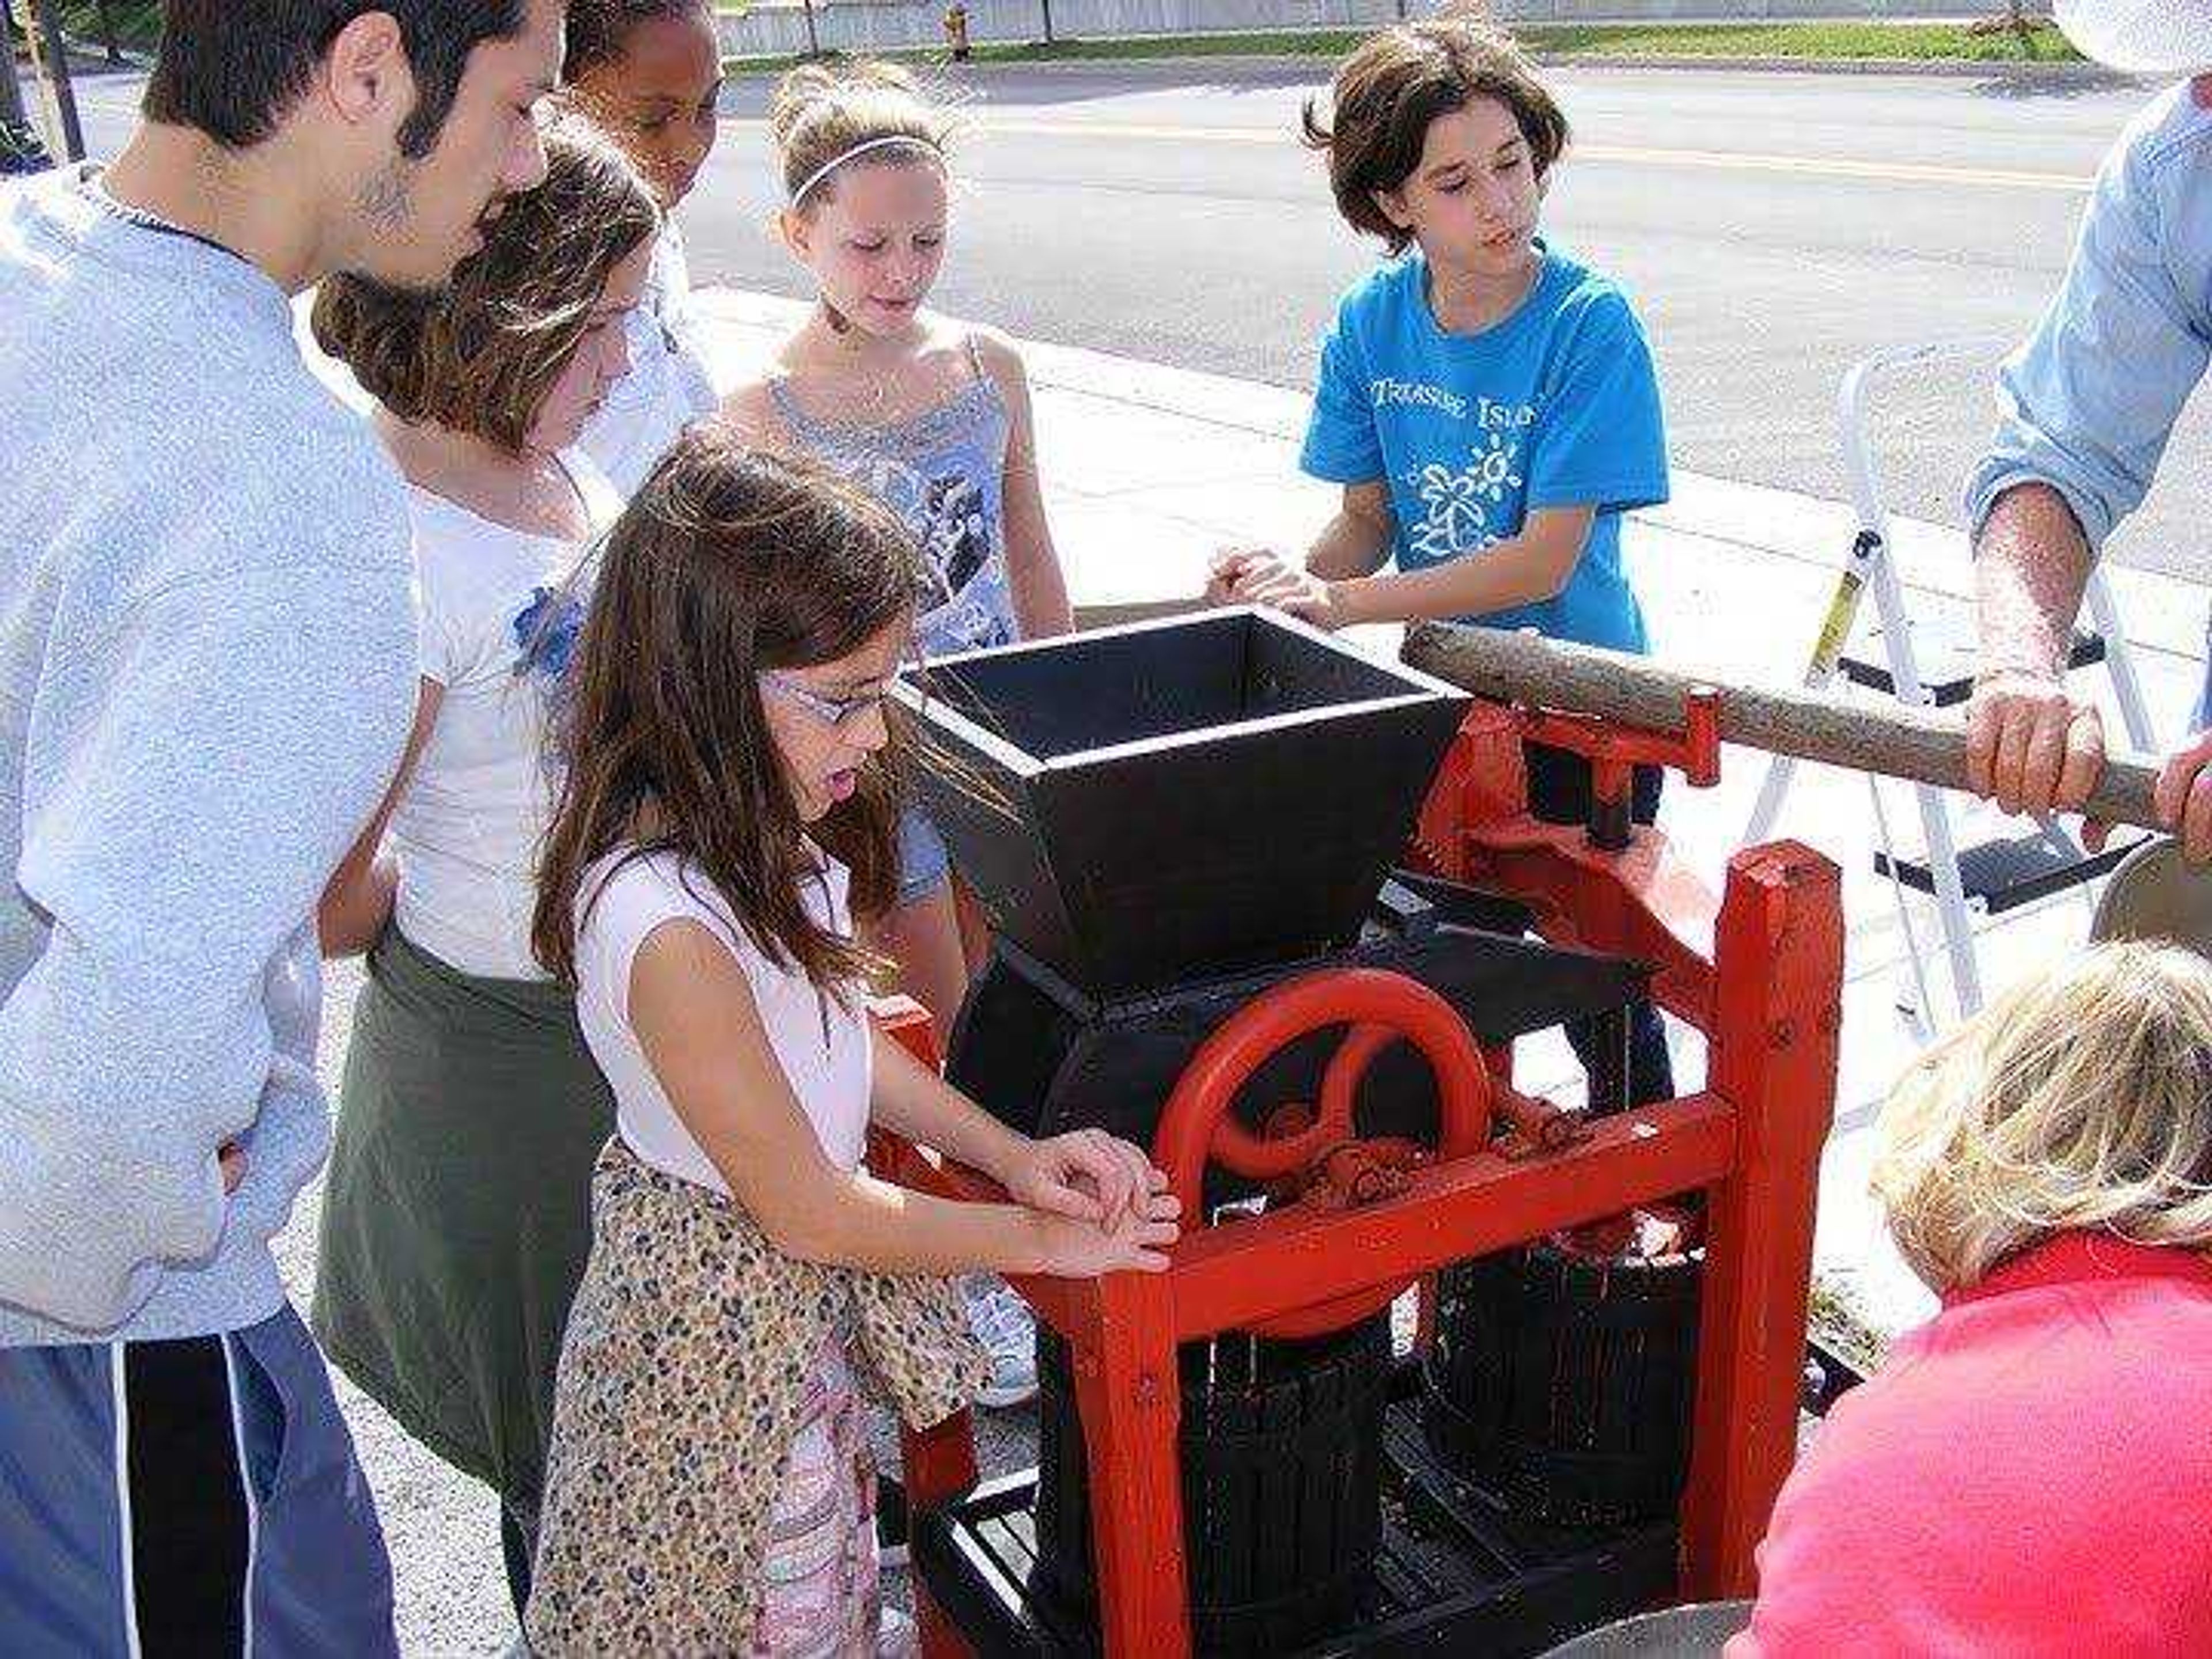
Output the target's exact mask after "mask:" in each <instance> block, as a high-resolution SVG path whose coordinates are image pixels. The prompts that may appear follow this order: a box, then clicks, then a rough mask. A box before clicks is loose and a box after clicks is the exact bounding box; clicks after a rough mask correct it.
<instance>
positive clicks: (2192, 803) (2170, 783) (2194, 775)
mask: <svg viewBox="0 0 2212 1659" xmlns="http://www.w3.org/2000/svg"><path fill="white" fill-rule="evenodd" d="M2151 801H2152V804H2153V805H2155V806H2156V807H2157V808H2158V821H2159V822H2160V823H2162V824H2164V825H2165V826H2166V828H2167V829H2170V830H2172V832H2173V833H2174V834H2175V835H2176V836H2179V838H2180V840H2181V855H2182V856H2183V857H2184V858H2185V859H2187V860H2189V861H2190V862H2191V863H2192V864H2203V863H2206V862H2208V861H2212V732H2198V733H2197V735H2196V736H2195V737H2193V738H2190V740H2189V741H2188V742H2187V743H2185V744H2183V745H2182V746H2181V747H2180V748H2179V749H2177V750H2174V751H2173V753H2172V754H2171V755H2169V756H2167V757H2166V764H2165V765H2164V766H2162V767H2160V769H2159V773H2158V786H2157V787H2156V788H2154V790H2152V792H2151ZM2085 839H2086V837H2085Z"/></svg>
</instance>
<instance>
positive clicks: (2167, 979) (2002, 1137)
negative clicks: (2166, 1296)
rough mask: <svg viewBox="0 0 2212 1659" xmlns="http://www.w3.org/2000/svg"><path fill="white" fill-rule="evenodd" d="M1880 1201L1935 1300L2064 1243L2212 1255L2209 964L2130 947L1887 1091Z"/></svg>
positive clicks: (2042, 993) (2072, 961)
mask: <svg viewBox="0 0 2212 1659" xmlns="http://www.w3.org/2000/svg"><path fill="white" fill-rule="evenodd" d="M1881 1135H1882V1143H1883V1144H1882V1148H1881V1153H1880V1155H1879V1156H1878V1158H1876V1161H1875V1170H1874V1177H1873V1188H1874V1191H1875V1194H1876V1195H1877V1196H1878V1197H1879V1198H1880V1199H1881V1201H1882V1204H1883V1206H1885V1208H1886V1209H1887V1212H1888V1216H1889V1231H1890V1234H1891V1237H1893V1238H1894V1239H1895V1240H1896V1241H1897V1246H1898V1249H1899V1250H1901V1251H1903V1252H1904V1254H1905V1260H1906V1261H1909V1262H1911V1264H1912V1267H1913V1271H1914V1272H1916V1273H1918V1274H1919V1275H1920V1277H1921V1278H1922V1279H1924V1280H1925V1281H1927V1283H1928V1284H1929V1285H1930V1286H1931V1287H1933V1288H1934V1289H1936V1290H1937V1291H1946V1290H1950V1289H1952V1288H1954V1287H1956V1286H1960V1285H1972V1284H1974V1283H1976V1282H1977V1281H1978V1280H1979V1279H1981V1278H1982V1277H1983V1276H1984V1274H1985V1273H1988V1272H1989V1271H1990V1269H1991V1268H1992V1267H1996V1265H1997V1264H1998V1263H2000V1262H2002V1261H2004V1260H2005V1259H2006V1258H2007V1257H2008V1256H2011V1255H2015V1253H2017V1252H2018V1251H2020V1250H2022V1249H2026V1248H2027V1247H2028V1246H2029V1245H2031V1244H2034V1243H2039V1242H2040V1241H2041V1240H2042V1239H2044V1238H2045V1237H2048V1236H2050V1235H2051V1234H2054V1233H2058V1232H2065V1231H2102V1232H2109V1233H2112V1234H2114V1235H2116V1236H2118V1237H2122V1238H2125V1239H2129V1240H2130V1241H2132V1242H2134V1243H2141V1244H2163V1245H2177V1246H2181V1247H2185V1248H2189V1249H2205V1248H2207V1247H2208V1246H2212V963H2208V962H2206V961H2205V960H2204V958H2203V957H2199V956H2197V955H2196V954H2195V953H2194V952H2192V951H2185V950H2182V949H2180V948H2179V947H2178V946H2175V945H2164V944H2148V943H2142V942H2137V941H2129V942H2125V943H2115V944H2109V945H2098V946H2096V947H2094V948H2093V949H2091V950H2088V951H2084V952H2081V953H2080V954H2078V955H2075V956H2073V957H2069V958H2068V959H2067V960H2065V961H2063V962H2061V963H2056V964H2054V965H2053V966H2051V968H2048V969H2045V970H2044V971H2043V972H2042V973H2041V974H2039V975H2037V976H2036V977H2035V978H2034V979H2033V980H2032V981H2029V982H2028V983H2027V984H2025V985H2022V986H2020V987H2017V988H2016V989H2015V990H2013V991H2011V992H2010V993H2008V994H2007V995H2005V996H2004V997H2003V998H2002V999H2001V1000H1998V1001H1997V1002H1996V1003H1994V1004H1992V1005H1991V1006H1990V1007H1989V1008H1987V1009H1985V1010H1984V1012H1982V1013H1980V1014H1979V1015H1978V1016H1977V1017H1976V1018H1973V1019H1972V1020H1969V1021H1968V1022H1967V1023H1966V1024H1965V1025H1964V1026H1962V1027H1960V1030H1957V1031H1955V1032H1954V1033H1953V1034H1952V1035H1951V1036H1948V1037H1946V1038H1944V1039H1943V1040H1942V1042H1938V1043H1937V1044H1936V1046H1935V1047H1934V1048H1930V1049H1929V1051H1928V1053H1927V1054H1923V1056H1922V1057H1921V1058H1920V1059H1919V1060H1917V1062H1915V1064H1914V1065H1913V1066H1912V1068H1911V1070H1910V1071H1909V1072H1907V1073H1905V1076H1904V1078H1903V1079H1901V1080H1900V1081H1899V1084H1898V1085H1897V1087H1896V1089H1895V1090H1894V1091H1893V1092H1892V1093H1891V1096H1890V1098H1889V1102H1888V1104H1887V1107H1886V1109H1884V1111H1883V1114H1882V1119H1881Z"/></svg>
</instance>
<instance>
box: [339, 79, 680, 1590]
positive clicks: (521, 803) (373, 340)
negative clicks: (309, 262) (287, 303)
mask: <svg viewBox="0 0 2212 1659" xmlns="http://www.w3.org/2000/svg"><path fill="white" fill-rule="evenodd" d="M546 153H547V157H548V163H549V172H548V175H547V178H546V181H545V183H544V185H542V186H541V187H539V188H538V190H536V191H532V192H531V193H530V194H528V195H526V196H523V197H517V198H515V199H514V200H513V201H512V202H511V203H510V204H507V206H506V207H505V208H504V209H503V210H502V211H501V216H500V217H499V218H498V219H497V220H496V221H495V222H493V223H492V224H491V225H490V226H489V228H487V230H486V233H485V235H486V240H485V243H484V246H483V248H482V249H481V250H480V251H479V252H477V253H476V254H474V255H473V256H471V258H469V259H468V260H466V261H465V262H464V263H463V264H462V265H461V267H460V269H459V270H458V271H456V272H455V274H454V278H453V285H452V287H451V288H450V289H448V290H447V292H446V293H444V294H443V295H407V294H401V293H397V292H394V291H392V290H387V289H380V288H376V287H374V286H371V285H369V284H368V283H360V282H356V281H353V280H351V279H346V278H340V279H337V280H335V281H333V282H331V283H325V286H324V288H323V290H322V292H321V294H320V295H319V297H318V299H317V302H316V306H315V313H314V326H315V334H316V337H317V339H318V341H319V343H321V345H322V347H323V349H325V351H327V352H329V353H330V354H331V356H333V357H335V358H337V359H338V360H339V361H340V362H343V363H345V364H346V365H347V366H348V367H349V368H351V369H352V371H353V373H354V374H355V376H356V378H357V379H358V380H360V381H361V383H362V387H363V388H364V389H365V390H366V391H367V392H368V393H369V394H370V395H371V396H372V397H373V398H375V399H376V400H377V404H378V407H377V409H376V410H375V413H374V417H373V418H374V421H375V423H376V427H377V430H378V433H379V434H380V436H381V437H382V438H383V440H384V441H385V443H386V447H388V448H389V449H390V450H391V452H392V457H393V459H395V460H397V461H398V465H399V467H400V470H401V471H402V472H404V474H405V475H406V477H407V479H408V482H409V483H410V486H411V489H410V501H411V507H412V516H413V521H414V532H415V558H416V580H417V590H418V595H419V610H420V618H421V641H422V643H421V653H422V654H421V661H422V690H421V696H420V698H419V701H418V703H417V707H416V720H415V727H414V731H413V733H412V735H411V736H410V739H409V741H408V744H407V749H406V752H405V756H404V759H403V760H402V762H401V764H400V769H399V775H398V778H397V779H396V780H395V781H394V782H393V784H392V790H391V793H390V794H389V795H388V796H387V797H386V800H385V802H384V805H383V807H382V810H381V811H380V812H379V814H378V816H377V817H376V819H375V820H374V822H373V823H370V824H369V825H368V828H367V829H366V830H365V831H364V832H363V834H362V837H361V839H360V841H359V842H358V843H357V844H356V847H355V848H354V850H353V852H352V853H351V854H349V856H348V858H347V860H346V861H345V863H344V864H343V866H341V867H340V868H339V870H338V872H337V875H336V876H334V877H333V878H332V879H331V884H330V888H329V890H328V891H327V892H326V893H325V896H324V899H323V903H322V908H321V912H320V915H319V921H320V924H321V929H322V936H323V948H324V950H325V953H326V954H330V955H339V954H346V953H350V952H355V951H363V950H366V951H368V983H367V985H366V986H365V987H363V989H362V994H361V999H360V1001H359V1004H358V1005H357V1006H356V1012H355V1018H354V1031H353V1041H352V1043H351V1045H350V1047H349V1050H348V1052H347V1055H346V1065H345V1073H344V1081H343V1085H342V1086H341V1091H340V1095H339V1108H338V1118H337V1133H336V1137H335V1140H334V1143H333V1146H332V1150H331V1167H330V1174H329V1178H328V1182H327V1186H326V1188H325V1198H324V1204H323V1213H322V1228H321V1237H320V1255H319V1269H318V1283H317V1294H316V1298H315V1309H314V1323H315V1330H316V1334H317V1335H318V1336H319V1338H320V1339H321V1340H322V1342H323V1345H324V1346H325V1348H326V1349H328V1351H329V1352H330V1354H331V1358H333V1359H334V1360H336V1361H337V1364H339V1365H340V1366H341V1367H342V1368H343V1370H345V1371H346V1373H347V1374H348V1375H349V1376H351V1377H352V1378H353V1379H354V1381H355V1382H356V1383H359V1384H360V1385H361V1387H362V1389H364V1390H365V1391H366V1392H367V1393H368V1394H369V1395H371V1396H372V1397H373V1398H374V1399H375V1400H376V1401H378V1402H379V1403H380V1405H382V1406H383V1407H385V1408H386V1410H387V1411H389V1412H390V1413H392V1416H393V1417H394V1418H396V1419H398V1421H399V1423H400V1424H401V1425H403V1426H404V1427H405V1428H406V1429H407V1431H409V1432H410V1433H411V1434H412V1435H414V1436H415V1437H416V1438H417V1439H419V1440H421V1441H422V1443H424V1444H426V1445H428V1446H429V1447H430V1448H431V1449H433V1450H434V1451H436V1452H437V1453H439V1454H440V1455H441V1456H443V1457H445V1458H446V1459H447V1461H449V1462H452V1463H453V1464H455V1465H456V1466H457V1467H459V1468H462V1469H465V1470H466V1471H467V1472H468V1473H470V1474H474V1475H476V1476H477V1477H478V1478H479V1479H481V1480H485V1481H487V1482H489V1484H490V1485H491V1486H493V1488H494V1489H495V1490H496V1491H497V1492H498V1493H499V1494H500V1498H501V1509H502V1525H501V1539H502V1543H503V1545H504V1547H505V1553H506V1558H507V1564H508V1572H509V1580H510V1588H511V1589H513V1592H514V1595H515V1601H516V1605H517V1606H518V1607H520V1604H521V1601H522V1600H523V1597H524V1596H525V1595H526V1591H527V1571H528V1561H529V1552H530V1546H531V1536H532V1531H533V1529H534V1528H535V1524H536V1516H537V1509H538V1496H539V1492H540V1490H541V1486H542V1481H543V1470H544V1446H545V1442H546V1438H547V1436H548V1434H549V1432H550V1412H551V1401H552V1389H553V1372H554V1367H555V1364H556V1361H557V1358H558V1355H559V1348H560V1340H561V1331H562V1324H563V1322H564V1321H565V1320H566V1317H567V1313H568V1303H569V1301H570V1299H571V1298H572V1297H573V1296H574V1291H575V1285H576V1280H577V1279H578V1277H579V1276H580V1273H581V1272H582V1270H583V1263H584V1257H585V1255H586V1251H587V1249H589V1245H590V1170H591V1164H592V1158H593V1157H594V1156H596V1154H597V1152H598V1151H599V1146H600V1144H601V1143H602V1142H604V1141H605V1139H606V1137H607V1134H608V1133H609V1130H610V1129H611V1126H612V1122H613V1113H612V1106H611V1100H610V1097H609V1096H608V1094H607V1091H606V1087H605V1083H604V1081H603V1080H602V1079H600V1077H599V1073H598V1072H597V1070H596V1069H595V1068H594V1067H593V1066H592V1060H591V1057H590V1054H588V1052H587V1051H586V1048H585V1047H584V1044H583V1042H582V1040H581V1037H580V1035H579V1032H578V1030H577V1026H576V1018H575V1008H574V999H573V998H572V997H571V996H570V995H569V994H568V993H567V992H565V991H564V990H563V989H562V988H561V987H557V986H556V985H554V984H552V983H551V982H550V981H549V980H548V979H547V978H546V977H545V975H544V974H543V973H542V972H541V971H540V970H539V969H538V966H537V963H535V961H534V960H533V959H532V955H531V950H530V940H529V933H530V922H531V914H532V905H533V896H532V865H533V862H534V859H535V854H536V848H537V843H538V837H539V836H540V833H541V832H542V830H543V828H544V823H545V819H546V816H547V813H548V811H550V805H551V799H552V787H553V783H554V780H553V779H552V778H551V777H550V775H549V772H548V769H547V766H546V763H545V759H544V753H545V749H546V736H547V730H548V724H549V717H550V712H551V710H550V699H551V698H552V697H553V696H554V695H555V693H556V690H557V689H558V687H559V685H560V684H561V681H562V674H563V671H564V670H565V668H566V665H567V660H568V652H569V650H570V648H571V647H572V646H573V644H574V640H575V636H576V633H577V630H578V629H579V628H580V626H581V623H582V587H581V583H580V580H579V567H580V564H581V563H582V561H583V556H584V552H585V550H586V546H587V545H588V544H590V542H591V541H592V538H594V536H595V535H596V534H597V532H599V531H600V530H602V529H604V528H605V526H606V525H607V524H608V523H610V522H611V520H612V518H613V515H614V513H615V512H616V511H617V510H618V509H619V506H620V503H619V501H617V499H616V497H615V496H614V495H613V492H612V491H611V489H609V487H608V486H607V484H606V483H605V480H604V478H603V477H601V476H600V474H599V470H598V469H597V467H596V466H594V465H592V462H591V461H590V460H589V459H588V458H586V456H585V454H584V453H583V452H582V451H581V450H580V448H578V447H576V441H577V438H578V435H579V434H580V432H581V431H582V429H583V428H584V425H585V423H586V421H587V420H588V419H589V418H590V417H591V416H592V413H593V411H594V410H596V409H597V408H598V406H599V404H600V403H601V401H602V400H603V399H604V398H605V395H606V392H607V389H608V388H609V386H611V385H612V384H614V383H615V382H616V381H617V380H619V379H620V377H621V376H622V374H623V371H624V370H625V368H627V366H628V356H627V352H626V349H625V343H624V341H625V324H626V321H627V319H628V317H629V313H630V312H631V311H632V310H634V309H635V307H636V305H637V304H638V301H639V296H640V295H641V293H642V291H643V289H644V286H645V280H646V270H647V264H648V262H649V261H650V260H651V258H652V254H653V237H654V233H655V232H656V230H657V229H658V228H659V217H660V216H659V209H658V208H657V207H656V205H655V204H654V202H653V197H652V196H651V194H650V193H649V192H648V191H647V189H646V187H645V185H644V184H643V183H642V181H641V179H639V178H638V176H637V173H636V172H635V169H634V168H633V167H631V165H630V163H629V161H628V160H627V159H626V158H625V156H624V155H623V153H622V151H621V150H620V149H618V148H617V146H616V145H614V144H613V143H611V141H610V140H608V139H607V138H606V137H604V136H603V135H601V134H599V133H598V132H597V131H594V130H592V129H591V128H589V127H587V126H586V125H584V124H583V123H581V122H580V121H576V122H572V123H570V124H568V125H564V126H562V127H559V128H556V129H555V130H554V131H552V132H550V133H549V135H548V139H547V143H546ZM322 625H324V626H331V627H342V626H343V625H344V619H343V617H329V618H325V619H323V620H322Z"/></svg>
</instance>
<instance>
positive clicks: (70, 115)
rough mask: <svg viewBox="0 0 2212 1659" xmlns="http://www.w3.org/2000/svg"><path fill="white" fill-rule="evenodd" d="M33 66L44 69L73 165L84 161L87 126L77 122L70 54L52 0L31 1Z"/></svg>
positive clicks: (63, 141)
mask: <svg viewBox="0 0 2212 1659" xmlns="http://www.w3.org/2000/svg"><path fill="white" fill-rule="evenodd" d="M31 16H32V20H33V29H32V32H31V63H32V64H33V67H34V68H40V69H43V70H44V71H45V73H46V77H47V84H48V85H49V86H51V87H52V88H53V94H54V108H55V110H56V111H57V112H58V113H59V114H60V116H61V123H62V148H63V149H64V150H66V151H67V152H68V155H69V159H70V161H82V160H84V125H83V123H82V122H81V121H79V120H78V119H77V115H76V91H75V90H74V89H73V88H71V87H70V71H69V52H68V49H67V48H66V47H65V46H63V44H62V30H61V25H60V24H59V23H58V22H57V21H55V19H54V5H53V0H31Z"/></svg>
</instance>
